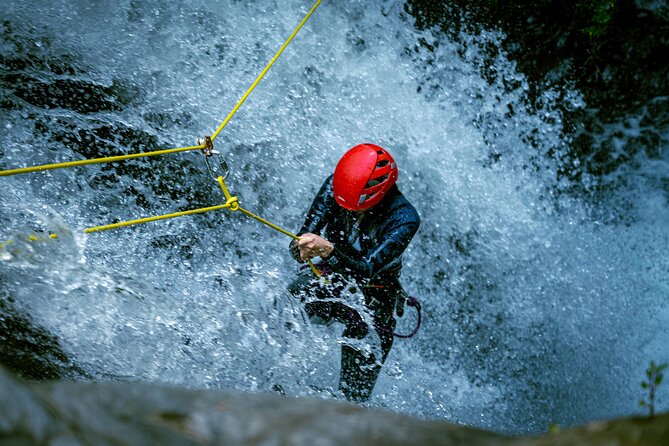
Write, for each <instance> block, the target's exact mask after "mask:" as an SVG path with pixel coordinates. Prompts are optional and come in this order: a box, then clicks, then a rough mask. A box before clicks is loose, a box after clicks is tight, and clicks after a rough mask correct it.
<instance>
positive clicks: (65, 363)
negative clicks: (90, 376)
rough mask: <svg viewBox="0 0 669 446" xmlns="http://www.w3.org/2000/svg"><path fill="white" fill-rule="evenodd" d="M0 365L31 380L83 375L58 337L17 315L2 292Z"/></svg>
mask: <svg viewBox="0 0 669 446" xmlns="http://www.w3.org/2000/svg"><path fill="white" fill-rule="evenodd" d="M0 364H2V365H4V366H5V367H7V368H8V369H10V370H12V371H13V372H14V373H16V374H18V375H19V376H21V377H23V378H26V379H31V380H45V379H57V378H64V377H73V376H85V373H84V372H83V371H82V370H80V369H79V368H78V367H77V366H75V365H74V364H73V363H72V361H71V360H70V358H69V357H68V355H67V354H66V353H65V352H64V351H63V349H62V348H61V346H60V342H59V341H58V338H56V337H55V336H53V335H52V334H51V333H49V332H48V331H47V330H46V329H44V328H42V327H39V326H38V325H36V324H34V323H33V322H32V321H31V320H30V318H29V317H28V316H27V315H24V314H22V313H21V312H19V311H18V310H17V309H16V308H15V307H14V305H12V298H11V297H10V296H8V295H6V294H5V293H0Z"/></svg>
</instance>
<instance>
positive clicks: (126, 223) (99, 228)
mask: <svg viewBox="0 0 669 446" xmlns="http://www.w3.org/2000/svg"><path fill="white" fill-rule="evenodd" d="M229 207H230V204H229V203H226V204H219V205H217V206H209V207H206V208H199V209H191V210H190V211H181V212H174V213H172V214H165V215H157V216H155V217H146V218H138V219H137V220H128V221H122V222H119V223H112V224H109V225H103V226H95V227H92V228H86V229H84V232H85V233H86V234H90V233H91V232H99V231H108V230H110V229H116V228H123V227H126V226H133V225H139V224H142V223H149V222H152V221H158V220H167V219H168V218H175V217H183V216H184V215H193V214H202V213H204V212H209V211H217V210H219V209H225V208H229Z"/></svg>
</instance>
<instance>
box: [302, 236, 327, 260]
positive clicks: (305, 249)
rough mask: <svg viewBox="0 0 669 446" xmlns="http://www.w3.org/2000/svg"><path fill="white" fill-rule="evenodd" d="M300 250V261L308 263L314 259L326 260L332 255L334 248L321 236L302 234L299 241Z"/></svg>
mask: <svg viewBox="0 0 669 446" xmlns="http://www.w3.org/2000/svg"><path fill="white" fill-rule="evenodd" d="M297 246H298V248H300V260H302V261H306V260H307V259H310V258H312V257H322V258H325V257H327V256H329V255H330V253H331V252H332V250H333V249H334V246H333V245H332V243H330V242H328V241H327V240H325V239H324V238H323V237H321V236H320V235H316V234H311V233H306V234H302V236H301V237H300V239H299V240H298V241H297Z"/></svg>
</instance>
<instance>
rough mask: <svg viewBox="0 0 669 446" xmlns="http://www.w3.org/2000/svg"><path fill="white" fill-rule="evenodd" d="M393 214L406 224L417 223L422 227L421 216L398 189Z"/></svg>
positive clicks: (393, 204) (392, 206)
mask: <svg viewBox="0 0 669 446" xmlns="http://www.w3.org/2000/svg"><path fill="white" fill-rule="evenodd" d="M391 209H392V213H393V214H394V215H395V216H397V217H398V218H400V219H402V220H403V221H404V222H406V223H408V222H415V223H416V225H420V215H419V214H418V211H417V210H416V208H415V207H414V205H413V204H411V202H410V201H409V200H408V199H407V198H406V197H405V196H404V194H402V193H401V192H400V191H399V189H397V194H396V195H395V196H394V199H393V203H392V205H391Z"/></svg>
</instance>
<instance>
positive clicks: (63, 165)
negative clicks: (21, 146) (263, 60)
mask: <svg viewBox="0 0 669 446" xmlns="http://www.w3.org/2000/svg"><path fill="white" fill-rule="evenodd" d="M321 1H322V0H318V1H317V2H316V3H315V4H314V6H313V7H312V8H311V10H309V12H308V13H307V15H306V16H304V18H303V19H302V21H301V22H300V24H299V25H298V26H297V28H295V30H294V31H293V33H292V34H291V35H290V37H288V40H286V41H285V42H284V44H283V45H281V48H279V51H277V53H276V54H275V55H274V57H272V59H271V60H270V61H269V63H268V64H267V66H266V67H265V68H264V69H263V70H262V71H261V72H260V74H259V75H258V77H257V78H256V80H255V81H253V83H252V84H251V86H250V87H249V88H248V90H246V93H244V95H243V96H242V97H241V99H240V100H239V101H238V102H237V105H235V106H234V108H233V109H232V110H231V111H230V113H228V116H227V117H226V118H225V120H224V121H223V123H221V125H220V126H219V127H218V129H216V131H215V132H214V134H213V135H212V136H211V139H212V141H213V140H214V139H216V137H217V136H218V134H219V133H221V130H223V128H224V127H225V126H226V125H227V124H228V122H229V121H230V119H232V117H233V116H234V114H235V113H237V110H239V107H241V106H242V104H243V103H244V101H246V98H248V97H249V95H250V94H251V92H252V91H253V90H254V89H255V88H256V86H257V85H258V83H260V81H261V80H262V78H263V77H265V74H266V73H267V71H269V69H270V68H272V65H274V62H276V60H277V59H278V58H279V56H281V53H283V51H284V50H285V49H286V47H287V46H288V44H290V42H291V41H292V40H293V38H294V37H295V36H296V35H297V33H298V32H299V31H300V29H302V26H304V24H305V23H306V22H307V20H309V17H311V15H312V14H313V13H314V11H315V10H316V8H317V7H318V5H320V4H321ZM204 148H205V146H204V145H203V144H202V145H200V144H198V145H197V146H191V147H179V148H176V149H166V150H155V151H150V152H141V153H134V154H131V155H119V156H110V157H105V158H93V159H86V160H80V161H70V162H64V163H56V164H45V165H42V166H33V167H24V168H20V169H10V170H0V176H2V177H4V176H9V175H18V174H24V173H31V172H38V171H43V170H52V169H63V168H66V167H76V166H84V165H87V164H97V163H111V162H115V161H123V160H128V159H133V158H141V157H146V156H156V155H166V154H169V153H177V152H186V151H189V150H202V149H204Z"/></svg>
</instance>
